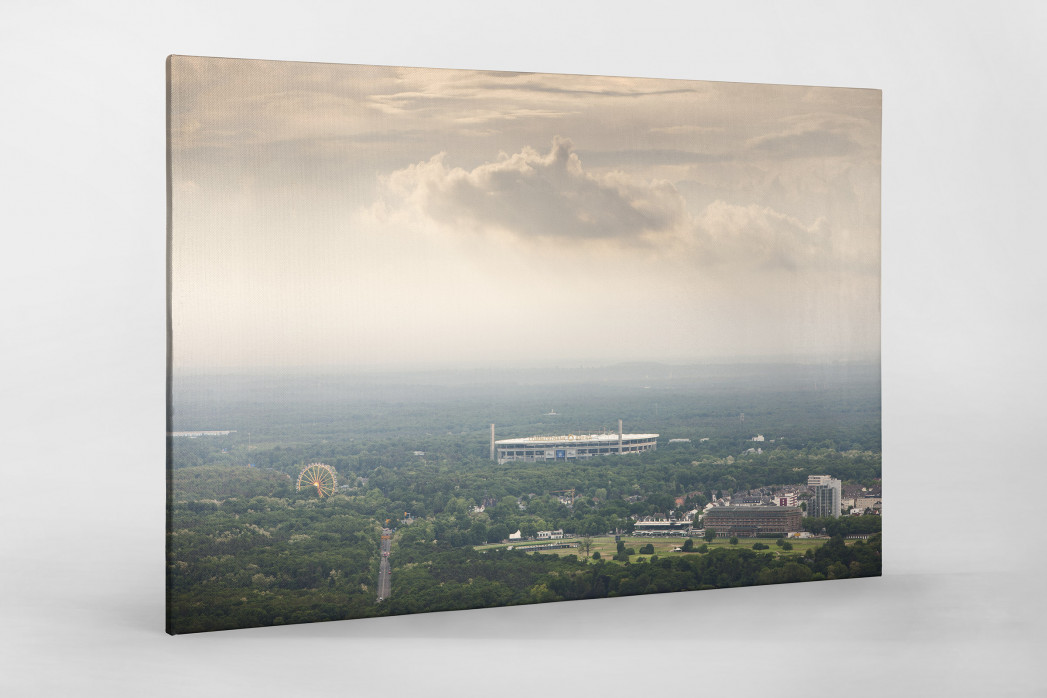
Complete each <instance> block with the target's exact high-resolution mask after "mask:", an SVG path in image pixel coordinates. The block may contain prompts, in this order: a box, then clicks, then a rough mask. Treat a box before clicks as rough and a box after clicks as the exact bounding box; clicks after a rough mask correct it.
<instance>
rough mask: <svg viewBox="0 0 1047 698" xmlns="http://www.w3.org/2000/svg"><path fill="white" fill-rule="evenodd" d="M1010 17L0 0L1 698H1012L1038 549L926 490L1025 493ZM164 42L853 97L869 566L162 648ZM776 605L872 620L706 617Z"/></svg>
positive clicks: (1033, 445) (1033, 422)
mask: <svg viewBox="0 0 1047 698" xmlns="http://www.w3.org/2000/svg"><path fill="white" fill-rule="evenodd" d="M292 8H293V9H292ZM1001 8H1002V9H1001ZM1043 8H1044V6H1043V5H1042V4H1039V3H1035V2H1012V3H1006V4H1002V5H997V4H990V3H971V2H924V3H911V2H885V1H883V0H880V1H878V2H859V3H832V2H788V3H780V2H736V3H697V2H649V3H637V2H607V1H604V2H574V3H553V2H518V3H511V4H510V3H497V2H442V3H440V2H390V3H377V2H371V3H366V4H364V3H348V2H333V1H331V2H319V1H314V2H302V3H296V4H295V5H293V6H292V5H291V4H290V3H276V2H264V1H262V0H254V1H251V2H247V1H240V0H237V1H232V2H224V3H207V2H199V1H179V2H169V3H165V4H155V3H136V2H126V3H118V2H95V3H72V2H68V3H63V2H40V3H28V2H17V3H8V4H6V5H5V7H4V11H3V16H4V19H3V21H2V22H0V55H2V57H3V59H2V64H0V65H2V66H3V68H2V71H3V98H2V99H0V114H2V117H0V124H2V125H3V128H2V129H0V146H2V149H0V181H2V183H3V190H2V191H3V196H2V202H3V206H2V208H0V221H2V225H0V230H3V233H4V241H5V244H4V248H3V253H2V254H0V284H2V290H3V293H2V296H0V297H2V301H0V303H2V305H0V307H2V308H3V311H2V315H0V317H2V318H3V322H2V325H0V330H2V332H0V359H2V365H3V366H4V371H3V373H2V377H0V424H3V439H2V443H3V445H4V448H3V454H4V456H5V467H4V473H5V474H6V475H7V477H6V478H5V479H6V483H5V487H4V488H3V500H2V502H3V503H2V506H0V530H2V531H3V535H2V536H0V559H2V560H3V564H2V565H0V589H2V591H3V593H2V594H0V604H2V606H0V608H2V617H3V618H4V622H3V625H2V628H3V629H2V630H0V690H4V689H6V692H7V693H8V694H9V695H11V694H13V695H27V694H35V695H51V694H57V693H60V692H68V691H70V690H72V689H71V688H70V687H72V686H79V688H78V689H77V691H76V692H77V693H79V692H81V691H83V690H84V688H87V689H88V691H89V692H91V693H92V694H94V692H97V693H98V694H108V695H141V694H142V693H143V692H149V693H152V694H154V695H174V694H185V693H189V692H192V693H194V694H196V695H212V694H214V695H217V694H219V693H225V692H227V691H228V690H229V689H230V688H233V689H234V690H235V691H236V692H237V693H240V692H241V691H240V690H236V689H245V690H249V691H250V692H251V693H252V694H254V695H259V696H262V695H295V694H299V693H300V692H301V691H302V690H309V691H310V692H314V693H320V692H324V693H327V692H330V691H332V690H339V689H344V690H345V691H346V692H347V693H348V694H349V695H375V694H377V693H378V692H379V691H380V692H381V693H383V694H388V695H411V694H419V693H421V692H423V691H424V692H425V694H426V695H433V694H435V695H452V694H455V695H463V694H464V695H469V694H471V692H474V691H473V689H475V690H476V691H478V690H481V688H480V687H481V686H483V687H484V689H482V690H485V691H486V690H489V689H488V687H490V686H497V687H498V688H499V693H500V694H501V695H532V694H533V693H534V692H536V691H538V690H543V691H544V690H549V689H550V688H552V691H553V693H559V692H561V689H562V692H564V693H566V692H568V691H572V690H582V689H583V687H586V686H589V687H590V688H591V690H592V691H594V692H600V693H604V694H606V695H621V694H623V693H625V692H628V691H632V690H639V689H641V688H643V687H649V686H652V685H655V684H657V683H658V682H659V681H661V680H663V679H666V678H667V677H669V676H672V677H673V678H672V684H673V685H675V686H681V685H684V686H688V687H692V688H693V689H695V690H700V691H703V692H707V691H709V690H717V689H721V688H728V687H731V686H733V685H736V678H737V676H738V675H739V674H738V672H740V671H744V672H745V675H746V676H747V677H748V678H749V681H747V683H748V684H749V685H753V686H756V685H760V684H764V685H766V684H768V682H769V681H771V679H772V677H778V676H781V675H782V673H781V672H780V671H779V667H778V665H777V664H776V663H775V662H767V663H761V662H757V663H749V662H748V661H744V660H742V659H739V657H740V656H741V655H744V654H748V653H750V652H751V651H753V650H755V651H756V652H758V653H760V652H768V653H779V652H782V651H783V650H788V651H789V652H788V654H787V655H786V656H787V658H786V659H784V660H782V661H783V662H785V663H786V664H789V665H791V666H794V667H796V668H797V671H796V672H791V673H792V674H795V675H796V676H797V677H798V679H803V678H804V677H805V676H807V675H808V672H809V671H810V668H811V667H812V666H814V665H815V664H814V663H812V659H816V660H817V662H816V663H817V665H818V666H819V667H820V671H822V672H823V675H827V676H829V677H830V679H833V678H835V679H836V680H838V681H839V682H840V684H839V687H840V688H841V689H842V688H843V686H844V685H845V684H844V682H845V681H846V680H847V679H848V677H851V676H853V675H854V674H853V671H854V670H855V669H858V668H860V669H862V671H863V672H864V671H870V672H872V673H873V675H877V674H878V678H877V680H876V681H874V682H873V683H872V684H870V685H872V686H875V687H876V689H877V691H894V692H895V693H898V694H900V695H916V694H918V693H920V692H921V691H922V692H925V693H927V694H937V695H943V694H945V693H947V692H951V693H952V694H953V695H985V694H986V693H985V691H986V687H987V686H989V685H990V683H993V682H996V685H997V688H1000V687H1001V686H1002V687H1003V688H1006V689H1010V690H1012V694H1014V695H1031V694H1033V693H1034V692H1035V690H1037V689H1036V687H1035V684H1034V680H1035V677H1034V676H1033V673H1032V672H1033V669H1032V667H1033V666H1035V662H1033V661H1031V660H1032V659H1034V658H1035V657H1037V656H1039V650H1042V649H1043V646H1044V633H1043V631H1042V630H1040V629H1039V628H1038V627H1035V622H1034V621H1035V619H1036V618H1037V617H1040V618H1042V612H1043V610H1044V603H1043V601H1042V600H1040V597H1039V596H1038V595H1037V596H1034V595H1033V593H1032V592H1033V591H1034V590H1036V588H1037V587H1036V585H1035V578H1036V576H1037V575H1042V573H1043V572H1044V562H1043V560H1044V556H1043V555H1042V554H1041V553H1040V552H1039V548H1041V547H1042V545H1040V543H1039V542H1038V540H1034V539H1032V538H1030V537H1027V536H1005V535H1000V534H996V533H993V532H992V531H990V530H989V529H987V528H985V527H984V526H981V525H979V524H978V523H977V522H978V521H980V520H982V517H980V516H979V515H978V514H977V512H976V511H975V510H974V509H973V508H972V509H970V510H967V511H958V512H955V513H954V514H951V515H949V516H948V517H946V516H943V515H942V514H940V513H935V512H932V511H931V510H930V508H929V507H928V506H927V504H926V499H925V493H926V492H928V491H929V490H932V489H933V491H934V492H935V494H936V496H937V497H938V498H945V499H948V498H952V499H956V500H959V499H960V495H961V493H964V494H966V493H968V492H970V491H972V490H973V491H981V490H983V489H984V486H983V483H984V482H988V481H992V482H1001V481H1005V482H1011V483H1013V487H1016V488H1028V489H1030V490H1034V489H1037V488H1039V489H1042V488H1043V486H1044V484H1045V477H1044V474H1043V469H1042V468H1041V467H1040V466H1039V462H1040V461H1041V460H1042V457H1041V454H1040V448H1041V446H1040V444H1039V441H1038V440H1037V439H1035V438H1030V436H1029V435H1035V434H1039V433H1040V432H1041V431H1042V425H1043V423H1044V408H1043V406H1042V404H1043V403H1042V396H1043V394H1044V392H1045V391H1044V387H1045V385H1044V383H1045V381H1044V370H1043V367H1042V366H1043V365H1042V363H1041V356H1042V354H1043V348H1042V347H1043V340H1044V330H1043V325H1044V322H1043V317H1044V316H1045V314H1047V307H1045V306H1047V301H1045V299H1047V294H1045V292H1044V284H1043V282H1042V281H1041V280H1040V275H1041V274H1042V273H1043V269H1044V262H1043V260H1044V257H1045V254H1044V253H1045V251H1047V249H1045V248H1047V245H1045V242H1044V238H1043V235H1042V231H1043V230H1044V224H1043V222H1042V217H1041V211H1040V209H1041V207H1042V204H1041V200H1042V198H1043V196H1042V193H1043V192H1044V190H1045V188H1047V187H1045V184H1047V177H1045V174H1044V172H1045V169H1044V159H1045V154H1047V153H1045V137H1044V130H1043V127H1042V124H1043V123H1044V121H1045V116H1047V114H1045V108H1044V107H1045V92H1047V90H1045V84H1047V83H1045V81H1044V79H1043V75H1042V71H1043V68H1044V59H1045V55H1047V54H1045V50H1044V48H1043V39H1042V35H1043V30H1044V27H1045V21H1044V20H1045V19H1047V12H1045V10H1044V9H1043ZM169 53H182V54H201V55H216V56H232V57H244V58H269V59H288V60H292V59H293V60H309V61H330V62H338V63H377V64H392V65H412V66H435V67H448V68H493V69H507V70H532V71H548V72H561V73H593V74H605V75H606V74H612V75H629V76H652V77H667V78H693V79H712V80H730V81H745V82H778V83H793V84H797V83H799V84H816V85H837V86H855V87H875V88H881V89H883V90H884V101H883V105H884V141H883V142H884V153H883V155H884V158H883V178H884V187H883V211H884V216H883V378H884V382H883V386H884V405H883V406H884V461H885V466H884V469H885V473H886V482H887V487H886V489H885V495H886V497H887V500H888V503H889V507H888V509H889V515H888V516H887V517H886V518H885V526H886V536H885V537H886V553H885V557H886V561H885V569H886V571H887V576H886V577H884V578H883V579H880V580H862V581H857V582H850V583H843V582H841V583H826V584H813V585H810V584H809V585H794V586H792V587H776V588H764V589H747V590H735V591H717V592H704V593H691V594H675V595H662V596H658V597H648V598H643V599H629V600H617V601H598V602H589V603H578V604H556V605H551V606H550V605H547V606H543V607H533V608H528V609H497V610H489V611H478V612H470V613H455V614H432V615H428V616H418V617H412V618H399V619H387V620H383V621H358V622H348V623H335V624H326V625H319V626H300V627H294V628H280V629H269V630H251V631H238V632H233V633H222V634H217V635H208V636H192V637H179V638H173V639H172V638H167V637H166V636H163V635H162V634H161V628H162V621H163V609H162V599H163V578H162V566H163V552H162V551H163V528H164V518H163V492H164V481H163V476H162V471H163V461H164V452H163V439H162V436H161V434H162V432H163V430H164V388H163V375H164V347H165V328H164V225H165V175H164V58H165V56H166V55H167V54H169ZM1009 515H1010V516H1011V517H1013V519H1014V521H1015V525H1014V527H1013V528H1014V529H1019V528H1021V527H1026V526H1028V527H1033V526H1034V524H1036V523H1037V520H1036V519H1035V517H1034V515H1033V513H1032V512H1031V511H1028V512H1027V511H1021V510H1016V511H1012V512H1010V514H1009ZM985 570H995V571H997V573H998V574H997V575H996V576H993V575H985V574H979V573H981V572H983V571H985ZM1029 580H1031V581H1029ZM1001 592H1002V593H1001ZM783 605H787V606H789V607H790V608H793V609H794V612H793V615H794V617H795V618H797V620H798V621H799V620H801V619H810V620H811V621H812V622H819V623H825V624H827V625H831V624H832V623H833V621H834V620H835V619H837V618H839V617H841V616H844V615H846V614H848V613H861V614H863V615H864V617H866V618H873V620H872V621H871V622H870V623H868V624H864V623H863V627H868V630H867V632H865V633H863V634H862V636H861V637H857V638H856V637H852V636H853V634H852V633H847V634H843V632H842V631H841V635H840V636H839V637H838V638H825V639H822V640H812V639H811V638H809V637H808V638H806V639H805V638H804V637H803V634H802V633H798V634H797V637H796V638H795V639H794V640H793V641H791V642H790V643H789V644H788V645H785V644H783V643H784V641H783V640H782V639H781V638H768V639H767V640H763V641H758V642H756V643H755V644H754V643H753V642H752V641H751V639H750V634H749V633H744V632H733V631H732V630H730V628H731V626H732V624H731V623H730V622H729V621H730V619H732V618H734V617H736V616H737V615H738V614H744V613H752V614H754V615H757V616H758V617H769V616H770V615H771V614H772V613H779V612H780V608H781V607H782V606H783ZM710 623H716V624H717V625H719V626H720V628H721V629H720V630H719V631H717V632H718V633H719V638H720V644H718V645H716V646H715V648H714V646H713V645H711V644H705V643H703V640H702V630H703V628H706V627H709V624H710ZM800 625H803V623H800ZM840 627H841V628H842V627H844V626H843V625H841V626H840ZM724 628H726V630H725V629H724ZM641 633H642V634H644V635H645V636H647V637H652V636H655V637H678V636H679V635H680V634H683V636H684V637H694V640H693V644H694V650H693V651H692V652H691V653H690V654H689V655H688V656H684V655H681V656H680V657H678V658H674V657H666V656H665V655H664V654H655V653H653V652H652V653H651V654H650V656H649V657H647V656H645V655H643V652H642V651H640V652H639V655H640V656H639V657H638V656H637V654H638V650H637V649H636V646H635V645H634V644H632V643H631V640H630V639H631V638H633V637H636V636H637V635H639V634H641ZM725 640H726V644H724V641H725ZM534 646H541V647H542V648H543V653H544V654H545V655H547V656H555V657H560V658H562V659H563V660H562V661H560V662H558V663H557V664H555V665H553V666H551V667H550V668H549V669H548V670H547V671H545V672H544V673H539V674H536V675H524V676H522V677H510V676H509V675H507V674H505V673H503V670H502V669H503V667H502V666H501V665H502V662H503V661H504V660H505V658H507V657H513V656H525V655H527V654H529V653H530V649H529V648H533V647H534ZM626 652H628V654H629V655H630V657H631V661H630V662H628V663H624V664H623V663H622V662H620V661H619V660H618V658H617V657H620V656H624V653H626ZM788 657H792V659H788ZM645 666H646V667H647V668H646V669H643V668H642V667H645ZM676 670H682V671H676ZM824 672H828V673H827V674H825V673H824ZM1000 682H1002V684H1001V683H1000ZM862 685H865V684H861V685H858V686H854V685H851V687H850V688H848V689H847V690H848V691H851V692H852V693H853V692H854V691H857V692H858V694H859V695H861V694H862V691H863V690H864V689H863V688H862ZM469 687H471V688H469ZM783 689H784V692H785V693H786V694H790V695H791V694H793V693H795V694H796V695H800V693H801V685H800V684H799V683H797V684H794V685H791V686H790V685H787V686H785V687H783ZM587 690H590V689H587Z"/></svg>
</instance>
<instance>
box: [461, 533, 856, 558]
mask: <svg viewBox="0 0 1047 698" xmlns="http://www.w3.org/2000/svg"><path fill="white" fill-rule="evenodd" d="M685 540H687V539H686V538H681V537H679V536H673V537H667V538H655V537H651V536H622V542H623V543H625V547H626V548H633V549H634V550H636V551H639V550H640V547H641V546H644V545H647V544H648V543H650V544H652V545H653V546H654V554H655V555H657V556H658V557H669V556H673V555H700V553H697V552H691V553H684V552H674V551H673V549H674V548H681V547H683V542H684V541H685ZM775 540H777V539H775V538H739V539H738V544H737V545H731V543H730V539H729V538H716V539H714V540H713V542H712V543H708V544H706V542H705V540H704V539H703V538H695V539H694V547H695V548H700V547H701V546H702V545H708V546H709V550H710V551H712V550H716V549H717V548H746V549H749V550H752V547H753V543H763V544H764V545H766V546H767V547H768V549H767V550H761V551H757V552H764V553H769V552H788V553H789V554H793V555H796V554H799V555H802V554H804V553H805V552H806V551H808V550H812V549H814V548H818V547H821V546H822V545H824V544H825V542H826V540H825V539H823V538H815V539H804V538H792V539H789V542H790V543H792V546H793V549H792V550H791V551H783V550H782V549H781V548H779V547H778V546H777V545H775ZM542 542H546V541H542ZM554 542H556V543H561V542H562V543H577V542H578V539H577V538H565V539H564V540H562V541H559V540H558V541H554ZM853 542H854V541H847V543H848V544H850V543H853ZM534 543H535V541H527V542H523V543H516V544H514V545H533V544H534ZM506 547H508V546H507V545H505V544H502V543H496V544H493V545H478V546H476V549H477V550H491V549H495V548H506ZM597 551H599V552H600V556H601V557H602V558H603V559H605V560H609V559H610V558H611V557H613V556H614V554H615V553H616V552H617V546H616V545H615V542H614V536H600V537H598V538H593V547H592V550H591V552H590V554H592V553H594V552H597ZM533 552H540V553H542V554H544V555H561V556H562V555H577V556H578V557H581V556H582V555H583V553H582V551H581V549H579V548H560V549H557V550H538V551H533ZM641 557H642V558H644V559H649V558H650V557H651V555H650V554H647V555H640V554H639V553H637V554H636V555H630V556H629V560H630V562H635V561H636V560H637V559H638V558H641Z"/></svg>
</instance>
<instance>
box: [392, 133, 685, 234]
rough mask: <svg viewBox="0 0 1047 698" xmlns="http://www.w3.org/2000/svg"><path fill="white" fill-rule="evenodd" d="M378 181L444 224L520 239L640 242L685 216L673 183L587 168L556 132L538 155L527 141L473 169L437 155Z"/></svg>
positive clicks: (672, 230) (670, 229) (672, 228)
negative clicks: (451, 163)
mask: <svg viewBox="0 0 1047 698" xmlns="http://www.w3.org/2000/svg"><path fill="white" fill-rule="evenodd" d="M385 185H386V189H387V192H388V193H389V194H390V196H392V197H393V198H394V199H399V200H400V202H399V203H400V205H403V204H408V205H410V206H413V207H415V208H416V209H417V210H418V211H420V212H422V213H423V214H424V215H425V216H427V217H428V218H431V219H432V220H434V221H436V222H438V223H441V224H443V225H445V226H451V227H453V228H456V229H469V230H472V231H479V232H483V231H499V232H507V233H510V234H511V235H514V236H516V237H518V238H521V239H532V238H540V239H547V240H557V241H561V242H562V241H569V240H579V241H580V240H596V239H602V240H612V241H618V242H621V243H626V244H631V245H639V246H643V245H648V244H651V243H654V242H656V241H658V240H659V239H661V238H666V237H671V236H673V235H675V234H677V232H678V231H679V230H680V229H681V227H682V226H685V225H686V224H687V221H688V220H689V217H688V214H687V209H686V203H685V201H684V199H683V197H682V196H681V195H680V193H679V192H678V191H677V190H676V188H675V187H674V186H673V185H672V184H670V183H668V182H664V181H639V180H636V179H633V178H630V177H628V176H626V175H625V174H623V173H621V172H610V173H604V174H595V173H591V172H587V171H586V170H585V168H584V167H583V165H582V161H581V159H580V158H579V157H578V155H577V154H576V153H575V152H574V151H573V146H572V144H571V141H569V140H567V139H563V138H556V139H554V141H553V144H552V147H551V149H550V150H549V152H548V153H546V154H544V155H543V154H541V153H539V152H537V151H536V150H534V149H533V148H530V147H526V148H524V149H523V150H521V151H520V152H518V153H515V154H513V155H503V156H502V157H501V159H499V160H498V161H497V162H493V163H486V164H484V165H480V166H479V167H476V168H475V169H473V170H464V169H461V168H450V167H448V166H447V165H446V163H445V156H444V154H442V153H441V154H440V155H437V156H435V157H433V158H432V159H430V160H429V161H428V162H422V163H418V164H415V165H412V166H410V167H407V168H405V169H402V170H398V171H396V172H394V173H392V174H391V175H390V176H388V177H387V178H386V179H385Z"/></svg>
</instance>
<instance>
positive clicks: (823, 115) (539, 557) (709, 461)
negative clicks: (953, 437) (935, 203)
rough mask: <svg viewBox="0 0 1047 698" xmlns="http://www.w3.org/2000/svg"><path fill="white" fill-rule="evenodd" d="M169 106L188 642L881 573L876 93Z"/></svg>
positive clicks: (171, 581) (205, 89)
mask: <svg viewBox="0 0 1047 698" xmlns="http://www.w3.org/2000/svg"><path fill="white" fill-rule="evenodd" d="M167 80H168V110H169V111H168V153H169V157H168V175H169V181H168V186H169V225H168V227H169V230H168V234H169V258H168V274H169V298H168V321H169V328H170V329H169V379H168V382H169V392H168V396H169V409H168V434H167V443H168V463H167V467H168V499H167V516H168V530H167V542H166V572H167V630H168V632H170V633H175V634H178V633H194V632H201V631H211V630H227V629H238V628H249V627H258V626H272V625H283V624H291V623H305V622H314V621H328V620H341V619H355V618H367V617H376V616H389V615H398V614H407V613H422V612H431V611H447V610H460V609H475V608H483V607H492V606H507V605H524V604H532V603H543V602H553V601H570V600H576V599H595V598H607V597H618V596H627V595H636V594H652V593H662V592H682V591H693V590H713V589H724V588H729V587H741V586H751V585H765V584H779V583H785V582H808V581H810V582H815V581H822V580H840V579H851V578H856V577H869V576H877V575H879V574H880V570H881V562H880V556H881V537H880V522H881V521H882V517H883V497H882V478H881V438H880V422H881V399H880V147H881V145H880V144H881V136H880V131H881V129H880V122H881V94H880V92H879V91H878V90H872V89H852V88H841V87H808V86H787V85H758V84H738V83H723V82H703V81H690V80H665V79H651V78H634V77H604V76H583V75H556V74H535V73H509V72H494V71H482V70H476V71H472V70H440V69H425V68H404V67H386V66H368V65H329V64H315V63H293V62H275V61H256V60H232V59H218V58H201V57H188V56H172V57H170V58H169V59H168V74H167ZM717 593H730V592H717ZM711 598H715V597H711Z"/></svg>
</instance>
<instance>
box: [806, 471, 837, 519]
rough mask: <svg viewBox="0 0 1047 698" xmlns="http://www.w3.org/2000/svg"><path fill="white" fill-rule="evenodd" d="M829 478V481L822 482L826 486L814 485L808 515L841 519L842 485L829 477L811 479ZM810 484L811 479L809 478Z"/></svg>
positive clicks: (822, 476) (821, 476)
mask: <svg viewBox="0 0 1047 698" xmlns="http://www.w3.org/2000/svg"><path fill="white" fill-rule="evenodd" d="M815 477H817V478H827V480H828V481H825V480H820V482H823V483H824V484H819V485H814V487H813V489H814V496H812V497H811V499H810V501H809V502H808V503H807V515H808V516H816V517H825V516H831V517H833V518H834V519H838V518H840V510H841V502H840V500H841V497H840V491H841V488H842V483H841V482H840V481H839V480H834V479H833V478H831V477H829V476H828V475H812V476H811V478H815ZM808 482H810V478H808Z"/></svg>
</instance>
